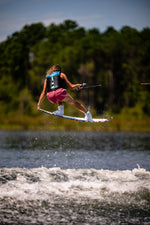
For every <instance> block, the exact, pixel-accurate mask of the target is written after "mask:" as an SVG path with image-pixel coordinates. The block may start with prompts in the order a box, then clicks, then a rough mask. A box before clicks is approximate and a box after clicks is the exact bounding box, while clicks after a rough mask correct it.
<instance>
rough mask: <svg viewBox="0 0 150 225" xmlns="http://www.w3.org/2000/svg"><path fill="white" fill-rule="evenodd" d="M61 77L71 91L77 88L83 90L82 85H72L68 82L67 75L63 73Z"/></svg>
mask: <svg viewBox="0 0 150 225" xmlns="http://www.w3.org/2000/svg"><path fill="white" fill-rule="evenodd" d="M60 76H61V78H62V79H64V80H65V81H66V84H67V86H68V87H69V88H70V89H71V90H74V89H75V88H80V89H81V88H82V87H81V85H82V84H72V83H71V82H70V81H69V80H68V78H67V76H66V74H64V73H61V75H60Z"/></svg>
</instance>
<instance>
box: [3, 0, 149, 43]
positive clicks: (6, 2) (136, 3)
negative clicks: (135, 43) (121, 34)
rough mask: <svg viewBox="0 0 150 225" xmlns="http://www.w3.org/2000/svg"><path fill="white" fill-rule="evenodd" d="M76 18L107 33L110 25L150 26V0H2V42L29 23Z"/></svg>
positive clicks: (87, 25)
mask: <svg viewBox="0 0 150 225" xmlns="http://www.w3.org/2000/svg"><path fill="white" fill-rule="evenodd" d="M67 19H69V20H73V21H76V22H77V24H78V25H79V26H80V27H84V28H85V29H91V28H97V29H99V30H100V32H104V31H105V30H106V29H107V28H108V27H109V26H113V27H114V28H115V29H116V30H120V29H121V28H122V27H123V26H130V27H133V28H136V29H137V30H139V31H141V30H143V28H145V27H150V0H53V1H52V0H0V42H2V41H4V40H6V39H7V37H8V36H11V35H12V34H13V33H14V32H16V31H20V30H21V29H22V28H23V27H24V26H25V25H26V24H28V25H30V24H32V23H38V22H42V23H43V24H44V26H49V25H50V24H51V23H55V24H60V23H63V22H64V20H67Z"/></svg>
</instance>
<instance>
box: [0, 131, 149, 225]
mask: <svg viewBox="0 0 150 225" xmlns="http://www.w3.org/2000/svg"><path fill="white" fill-rule="evenodd" d="M0 222H1V223H0V224H27V225H30V224H77V225H80V224H85V225H87V224H92V225H94V224H102V225H104V224H114V225H116V224H136V225H137V224H145V225H147V224H150V134H149V133H124V132H108V133H107V132H56V131H55V132H50V131H0Z"/></svg>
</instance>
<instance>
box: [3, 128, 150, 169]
mask: <svg viewBox="0 0 150 225" xmlns="http://www.w3.org/2000/svg"><path fill="white" fill-rule="evenodd" d="M0 154H1V159H0V167H1V168H2V167H8V168H10V167H20V168H23V167H25V168H36V167H41V166H44V167H47V168H51V167H60V168H62V169H67V168H70V169H72V168H75V169H78V168H95V169H111V170H117V169H119V170H124V169H133V168H135V167H137V164H138V165H139V166H140V167H142V168H145V169H147V170H150V163H149V162H150V134H149V133H124V132H120V133H119V132H116V133H114V132H109V133H107V132H106V133H105V132H104V133H103V132H48V131H41V132H38V131H0Z"/></svg>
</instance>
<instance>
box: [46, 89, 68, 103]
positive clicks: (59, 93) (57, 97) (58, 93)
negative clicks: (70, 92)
mask: <svg viewBox="0 0 150 225" xmlns="http://www.w3.org/2000/svg"><path fill="white" fill-rule="evenodd" d="M66 95H67V90H66V89H63V88H59V89H56V90H52V91H50V92H48V93H47V98H48V100H49V101H50V102H51V103H57V102H58V101H59V102H62V101H63V99H64V98H65V97H66Z"/></svg>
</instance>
